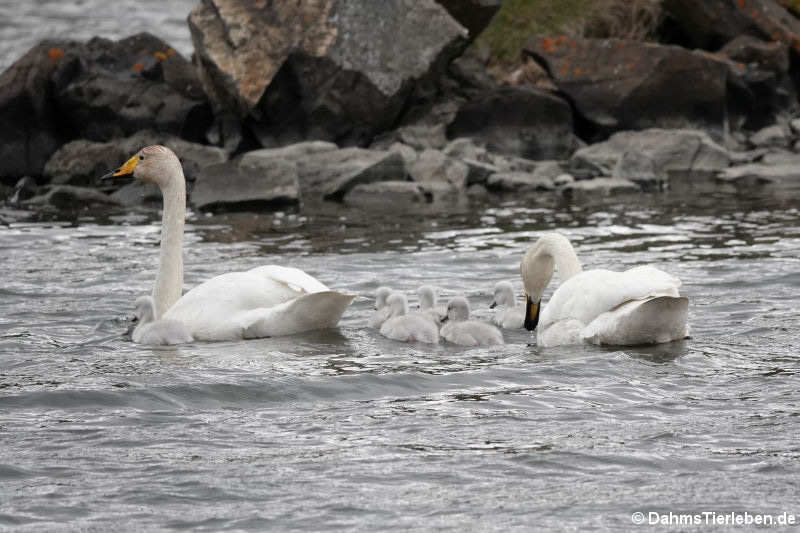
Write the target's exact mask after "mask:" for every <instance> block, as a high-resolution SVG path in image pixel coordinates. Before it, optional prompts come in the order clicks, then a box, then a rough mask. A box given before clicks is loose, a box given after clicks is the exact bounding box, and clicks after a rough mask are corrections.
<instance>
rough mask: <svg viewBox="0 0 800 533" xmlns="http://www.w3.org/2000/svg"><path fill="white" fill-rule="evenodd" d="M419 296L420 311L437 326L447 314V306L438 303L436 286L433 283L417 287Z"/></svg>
mask: <svg viewBox="0 0 800 533" xmlns="http://www.w3.org/2000/svg"><path fill="white" fill-rule="evenodd" d="M417 297H418V298H419V310H420V311H419V312H420V313H421V314H423V315H425V316H427V317H428V318H430V319H431V320H432V321H433V322H434V323H435V324H436V325H437V326H438V325H440V324H441V323H442V320H443V319H444V317H446V316H447V308H446V307H445V306H443V305H438V304H437V303H436V288H435V287H433V286H432V285H422V286H421V287H420V288H419V289H417Z"/></svg>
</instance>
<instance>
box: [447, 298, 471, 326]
mask: <svg viewBox="0 0 800 533" xmlns="http://www.w3.org/2000/svg"><path fill="white" fill-rule="evenodd" d="M467 319H469V302H468V301H467V299H466V298H464V297H462V296H456V297H455V298H452V299H451V300H450V301H449V302H447V320H449V321H451V322H458V321H460V320H467Z"/></svg>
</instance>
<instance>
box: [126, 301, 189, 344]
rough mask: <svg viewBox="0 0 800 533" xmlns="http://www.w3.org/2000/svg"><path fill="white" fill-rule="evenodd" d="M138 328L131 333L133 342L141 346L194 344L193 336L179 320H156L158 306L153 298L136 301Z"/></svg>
mask: <svg viewBox="0 0 800 533" xmlns="http://www.w3.org/2000/svg"><path fill="white" fill-rule="evenodd" d="M134 314H135V316H136V327H135V328H134V330H133V333H131V339H133V342H136V343H139V344H162V345H163V344H183V343H185V342H192V341H193V340H194V339H192V334H191V333H189V330H188V329H186V326H184V325H183V324H181V323H180V322H178V321H177V320H169V319H162V320H156V304H155V302H154V301H153V297H152V296H140V297H139V298H137V299H136V303H135V312H134Z"/></svg>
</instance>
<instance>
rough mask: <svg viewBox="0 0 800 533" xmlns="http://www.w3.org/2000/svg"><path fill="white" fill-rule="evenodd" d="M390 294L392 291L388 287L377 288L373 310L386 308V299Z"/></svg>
mask: <svg viewBox="0 0 800 533" xmlns="http://www.w3.org/2000/svg"><path fill="white" fill-rule="evenodd" d="M390 294H392V289H390V288H389V287H378V290H376V291H375V310H376V311H377V310H378V309H383V308H384V307H385V306H386V298H388V297H389V295H390Z"/></svg>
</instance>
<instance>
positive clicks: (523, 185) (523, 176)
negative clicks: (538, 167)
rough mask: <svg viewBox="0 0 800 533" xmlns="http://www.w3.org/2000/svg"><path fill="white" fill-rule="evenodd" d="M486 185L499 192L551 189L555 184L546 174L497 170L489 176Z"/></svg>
mask: <svg viewBox="0 0 800 533" xmlns="http://www.w3.org/2000/svg"><path fill="white" fill-rule="evenodd" d="M486 187H487V188H488V189H489V190H494V191H500V192H530V191H551V190H553V189H554V188H555V185H554V184H553V180H552V179H551V178H548V177H547V176H536V175H534V174H528V173H526V172H499V173H497V174H492V175H491V176H489V180H488V181H487V182H486Z"/></svg>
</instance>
